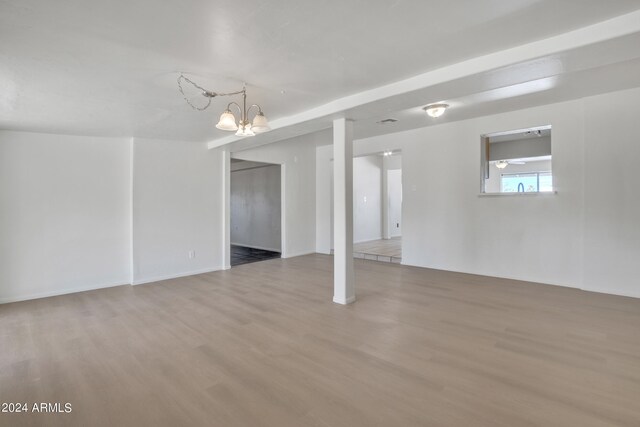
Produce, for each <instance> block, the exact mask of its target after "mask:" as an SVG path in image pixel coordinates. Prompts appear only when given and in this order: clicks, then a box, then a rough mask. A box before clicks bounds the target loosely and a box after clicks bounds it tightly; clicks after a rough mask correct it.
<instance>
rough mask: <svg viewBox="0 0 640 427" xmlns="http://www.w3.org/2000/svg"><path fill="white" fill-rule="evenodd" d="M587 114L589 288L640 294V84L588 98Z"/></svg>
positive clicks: (586, 282)
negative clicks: (639, 265)
mask: <svg viewBox="0 0 640 427" xmlns="http://www.w3.org/2000/svg"><path fill="white" fill-rule="evenodd" d="M603 106H611V107H610V108H603ZM584 117H585V119H584V123H585V130H584V147H585V150H584V158H585V177H584V178H585V179H584V222H583V233H584V288H585V289H590V290H594V291H598V292H612V291H613V293H619V294H622V295H632V296H636V297H640V278H639V275H638V261H639V260H640V185H639V182H638V169H639V168H640V136H639V134H638V117H640V89H635V90H631V91H626V92H618V93H612V94H607V95H602V96H598V97H593V98H587V99H585V103H584ZM554 132H555V129H554ZM554 169H555V165H554Z"/></svg>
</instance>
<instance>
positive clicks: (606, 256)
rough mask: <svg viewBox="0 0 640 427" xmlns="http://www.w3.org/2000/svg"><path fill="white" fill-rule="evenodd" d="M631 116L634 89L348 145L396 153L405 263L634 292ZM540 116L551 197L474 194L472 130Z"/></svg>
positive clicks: (635, 105) (639, 99)
mask: <svg viewBox="0 0 640 427" xmlns="http://www.w3.org/2000/svg"><path fill="white" fill-rule="evenodd" d="M602 105H614V106H615V108H611V109H610V110H607V109H604V111H603V109H602ZM639 114H640V89H633V90H627V91H621V92H616V93H610V94H605V95H599V96H594V97H589V98H585V99H581V100H574V101H569V102H564V103H559V104H553V105H546V106H541V107H536V108H530V109H525V110H519V111H513V112H509V113H504V114H498V115H493V116H487V117H480V118H476V119H472V120H466V121H461V122H454V123H445V124H442V125H438V126H431V127H425V128H421V129H415V130H411V131H406V132H400V133H396V134H390V135H384V136H379V137H374V138H368V139H364V140H358V141H356V142H355V147H354V154H355V155H361V154H364V153H371V152H380V151H384V150H392V149H401V150H402V155H403V160H402V163H403V164H402V171H403V172H402V181H403V189H404V194H403V206H402V209H403V212H402V216H403V223H402V224H403V239H402V252H403V263H404V264H408V265H416V266H421V267H430V268H436V269H443V270H451V271H461V272H468V273H476V274H483V275H488V276H498V277H510V278H515V279H521V280H528V281H534V282H542V283H550V284H557V285H565V286H571V287H577V288H584V289H587V290H596V291H601V292H608V293H613V294H622V295H633V296H636V297H640V281H638V280H637V275H636V274H634V273H635V272H634V269H635V263H636V262H637V260H638V259H640V223H639V222H640V220H639V218H640V193H639V190H638V186H636V184H635V183H636V181H637V180H636V179H635V176H634V175H635V172H634V171H635V170H636V169H637V165H636V164H635V163H637V160H638V159H639V158H640V153H639V152H638V150H639V147H640V143H639V142H638V136H637V132H636V130H635V123H634V121H637V117H638V115H639ZM547 124H551V125H552V126H553V136H552V138H553V142H552V154H553V175H554V187H555V188H556V189H557V191H558V194H555V195H522V196H480V195H479V189H480V182H479V180H480V143H479V138H480V135H483V134H487V133H492V132H497V131H504V130H509V129H523V128H527V127H534V126H541V125H547ZM324 150H325V147H320V148H319V149H318V153H319V156H318V158H317V163H316V168H325V167H328V165H326V164H325V163H326V161H325V160H326V156H323V153H324ZM452 165H454V166H452ZM452 167H455V173H452ZM444 177H446V178H444ZM319 185H323V184H321V183H319ZM317 203H318V204H321V203H323V202H322V200H318V201H317ZM325 203H328V201H326V202H325ZM322 213H323V212H321V211H318V214H319V218H318V220H317V222H318V224H326V223H327V222H328V221H327V219H326V218H323V217H322ZM319 238H320V236H319Z"/></svg>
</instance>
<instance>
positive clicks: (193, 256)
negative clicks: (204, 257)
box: [189, 251, 196, 259]
mask: <svg viewBox="0 0 640 427" xmlns="http://www.w3.org/2000/svg"><path fill="white" fill-rule="evenodd" d="M195 257H196V251H189V259H194V258H195Z"/></svg>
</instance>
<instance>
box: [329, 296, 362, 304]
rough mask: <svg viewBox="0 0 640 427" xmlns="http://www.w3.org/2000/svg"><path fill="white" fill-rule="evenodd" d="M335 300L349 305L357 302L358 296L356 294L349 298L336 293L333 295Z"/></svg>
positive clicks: (337, 302)
mask: <svg viewBox="0 0 640 427" xmlns="http://www.w3.org/2000/svg"><path fill="white" fill-rule="evenodd" d="M333 302H335V303H336V304H342V305H347V304H351V303H354V302H356V297H355V295H354V296H352V297H349V298H347V299H343V298H338V297H336V296H335V295H334V297H333Z"/></svg>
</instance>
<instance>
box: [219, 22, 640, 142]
mask: <svg viewBox="0 0 640 427" xmlns="http://www.w3.org/2000/svg"><path fill="white" fill-rule="evenodd" d="M637 32H640V10H638V11H634V12H631V13H628V14H626V15H622V16H618V17H616V18H612V19H609V20H606V21H602V22H599V23H597V24H593V25H589V26H587V27H583V28H580V29H577V30H573V31H570V32H567V33H563V34H560V35H557V36H554V37H550V38H547V39H543V40H539V41H536V42H532V43H527V44H524V45H520V46H517V47H514V48H510V49H506V50H502V51H499V52H495V53H491V54H488V55H483V56H479V57H476V58H473V59H470V60H467V61H463V62H459V63H456V64H452V65H449V66H446V67H442V68H439V69H436V70H432V71H428V72H426V73H423V74H420V75H417V76H414V77H411V78H408V79H405V80H401V81H398V82H395V83H391V84H388V85H384V86H380V87H377V88H374V89H370V90H366V91H363V92H359V93H356V94H353V95H349V96H345V97H343V98H339V99H336V100H334V101H331V102H329V103H326V104H323V105H321V106H318V107H316V108H312V109H309V110H306V111H303V112H301V113H298V114H294V115H291V116H287V117H282V118H280V119H276V120H273V121H271V123H270V124H271V128H272V129H273V130H276V129H282V128H286V127H289V126H293V125H297V124H300V123H304V122H308V121H312V120H317V119H321V118H326V117H331V116H335V117H338V116H340V115H342V114H344V113H343V112H345V111H348V110H350V109H353V108H357V107H360V106H363V105H366V104H370V103H374V102H377V101H380V100H383V99H386V98H390V97H393V96H397V95H402V94H406V93H410V92H413V91H417V90H421V89H425V88H428V87H430V86H434V85H437V84H441V83H446V82H449V81H452V80H456V79H460V78H463V77H469V76H472V75H476V74H480V73H484V72H487V71H490V70H494V69H497V68H501V67H505V66H508V65H513V64H517V63H520V62H524V61H528V60H532V59H535V58H539V57H543V56H548V55H553V54H557V53H560V52H565V51H569V50H572V49H577V48H580V47H583V46H587V45H590V44H594V43H599V42H604V41H607V40H611V39H614V38H617V37H622V36H626V35H629V34H633V33H637ZM432 101H433V102H436V101H437V100H432ZM283 139H284V138H283ZM239 140H241V139H239V138H237V137H235V136H228V137H223V138H218V139H215V140H212V141H209V142H208V147H209V148H210V149H212V148H218V147H222V146H225V145H228V144H231V143H234V142H238V141H239ZM272 142H275V141H272Z"/></svg>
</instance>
